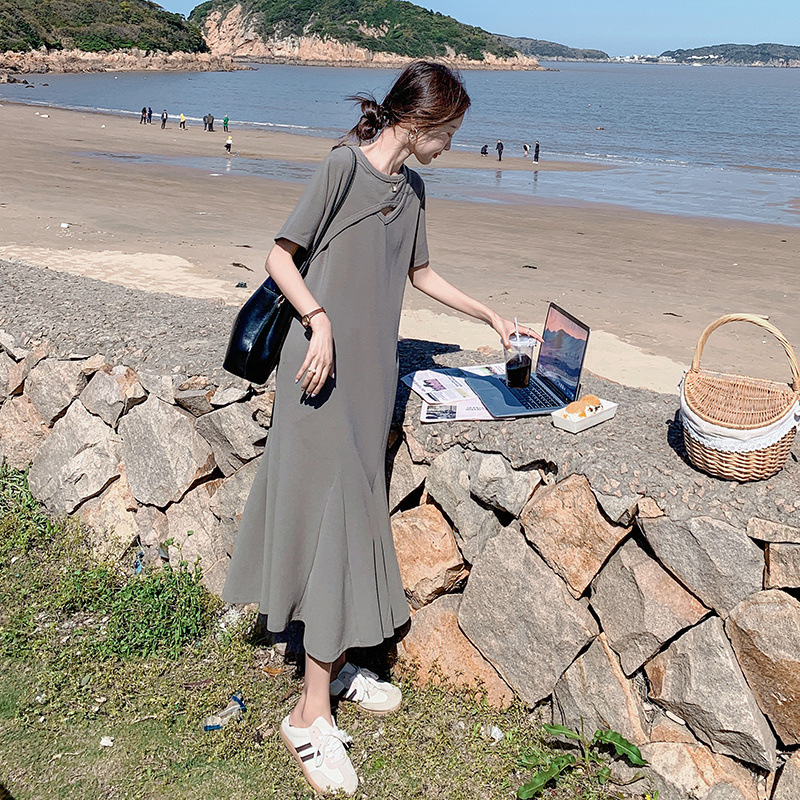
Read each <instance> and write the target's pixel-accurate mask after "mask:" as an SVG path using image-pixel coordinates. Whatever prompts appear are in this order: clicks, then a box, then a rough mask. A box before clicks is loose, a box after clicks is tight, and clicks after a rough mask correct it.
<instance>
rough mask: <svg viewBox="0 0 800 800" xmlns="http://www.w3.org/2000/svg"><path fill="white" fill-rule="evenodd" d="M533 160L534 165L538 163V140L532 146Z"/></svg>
mask: <svg viewBox="0 0 800 800" xmlns="http://www.w3.org/2000/svg"><path fill="white" fill-rule="evenodd" d="M533 160H534V162H535V163H536V164H538V163H539V142H538V140H537V141H536V143H535V144H534V145H533Z"/></svg>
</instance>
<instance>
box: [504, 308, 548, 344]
mask: <svg viewBox="0 0 800 800" xmlns="http://www.w3.org/2000/svg"><path fill="white" fill-rule="evenodd" d="M492 327H493V328H494V329H495V330H496V331H497V332H498V333H499V334H500V338H501V339H502V340H503V344H504V345H505V346H506V347H508V346H509V345H510V342H509V340H508V337H509V336H511V334H512V333H515V328H514V320H511V319H504V318H503V317H500V316H495V317H493V319H492ZM518 327H519V332H520V333H521V334H522V335H524V336H533V338H534V339H536V340H538V341H539V342H541V341H542V337H541V336H539V334H538V333H536V331H535V330H533V328H529V327H528V326H527V325H519V326H518Z"/></svg>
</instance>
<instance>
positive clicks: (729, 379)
mask: <svg viewBox="0 0 800 800" xmlns="http://www.w3.org/2000/svg"><path fill="white" fill-rule="evenodd" d="M728 322H751V323H753V324H754V325H758V326H759V327H761V328H764V329H765V330H768V331H769V332H770V333H771V334H772V335H773V336H774V337H775V338H776V339H777V340H778V341H779V342H780V343H781V345H782V346H783V349H784V350H785V351H786V355H787V356H788V357H789V363H790V365H791V369H792V379H793V382H792V386H790V385H789V384H786V383H779V382H776V381H769V380H764V379H762V378H747V377H744V376H741V375H729V374H726V373H721V372H712V371H710V370H704V369H700V356H701V355H702V354H703V348H704V347H705V344H706V342H707V341H708V337H709V336H710V335H711V333H712V332H713V331H715V330H716V329H717V328H719V327H720V326H721V325H725V324H726V323H728ZM798 397H800V370H798V366H797V358H796V357H795V354H794V351H793V350H792V346H791V345H790V344H789V342H788V341H787V340H786V338H785V337H784V336H783V334H782V333H781V332H780V331H779V330H778V329H777V328H776V327H775V326H774V325H771V324H770V323H769V322H767V321H766V320H764V319H763V318H761V317H757V316H754V315H752V314H726V315H725V316H724V317H720V318H719V319H718V320H716V322H712V323H711V325H709V326H708V327H707V328H706V329H705V330H704V331H703V333H702V335H701V336H700V340H699V341H698V342H697V348H696V349H695V353H694V358H693V359H692V366H691V367H690V369H689V371H688V372H687V373H686V376H685V377H684V381H683V399H684V402H685V404H686V405H687V406H688V408H689V409H691V411H692V412H694V414H696V415H697V416H698V417H700V418H701V419H702V420H705V421H706V422H709V423H711V424H713V425H717V426H720V427H722V428H730V429H732V430H739V431H743V430H755V429H757V428H763V427H764V426H765V425H769V424H770V423H773V422H775V421H777V420H780V419H781V418H782V417H784V416H785V415H786V414H787V413H788V412H789V411H790V410H791V408H792V406H793V405H794V403H795V402H796V401H797V399H798ZM796 433H797V428H796V427H793V428H791V429H790V430H789V431H788V433H786V434H785V435H784V436H783V437H782V438H781V439H780V440H779V441H777V442H775V443H774V444H771V445H769V446H768V447H764V448H762V449H760V450H750V451H748V452H727V451H723V450H717V449H712V448H711V447H709V446H708V445H707V444H706V443H704V442H701V441H700V440H699V439H697V438H695V437H694V436H693V435H692V433H691V431H690V430H689V428H688V427H687V425H684V426H683V441H684V444H685V445H686V453H687V455H688V457H689V460H690V461H691V462H692V464H694V465H695V466H696V467H697V468H698V469H701V470H703V471H705V472H708V473H709V474H711V475H715V476H717V477H718V478H726V479H728V480H735V481H757V480H762V479H764V478H769V477H770V476H771V475H774V474H775V473H776V472H778V471H780V470H781V469H782V467H783V465H784V463H785V462H786V457H787V456H788V455H789V450H791V447H792V442H793V441H794V437H795V434H796Z"/></svg>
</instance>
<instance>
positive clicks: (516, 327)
mask: <svg viewBox="0 0 800 800" xmlns="http://www.w3.org/2000/svg"><path fill="white" fill-rule="evenodd" d="M514 330H515V331H516V333H517V347H519V325H518V324H517V318H516V317H514Z"/></svg>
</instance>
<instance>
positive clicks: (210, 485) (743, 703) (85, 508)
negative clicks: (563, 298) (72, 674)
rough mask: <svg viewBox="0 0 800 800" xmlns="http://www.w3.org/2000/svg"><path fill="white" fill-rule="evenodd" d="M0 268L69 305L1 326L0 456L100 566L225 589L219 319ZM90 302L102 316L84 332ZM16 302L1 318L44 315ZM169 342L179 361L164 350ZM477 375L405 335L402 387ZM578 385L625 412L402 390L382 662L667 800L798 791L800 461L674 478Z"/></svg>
mask: <svg viewBox="0 0 800 800" xmlns="http://www.w3.org/2000/svg"><path fill="white" fill-rule="evenodd" d="M0 266H3V265H0ZM4 269H5V274H6V278H7V280H10V281H11V282H12V283H13V284H14V285H15V286H16V288H17V289H20V288H22V287H24V286H27V284H26V281H27V280H31V281H32V282H35V283H36V285H39V284H41V282H42V281H51V282H58V286H52V287H48V292H47V294H48V296H52V292H53V291H56V292H57V293H58V296H59V297H61V298H62V302H63V304H64V308H65V313H64V314H62V315H59V314H51V315H49V316H48V317H47V318H46V322H43V321H40V322H38V323H37V324H38V326H39V327H38V328H37V331H36V333H37V336H38V338H36V339H31V340H25V338H24V337H23V335H22V334H21V333H20V330H19V327H17V328H16V329H14V330H13V331H12V332H10V333H9V332H6V331H2V332H0V459H3V458H4V459H5V461H7V462H8V463H10V464H11V465H13V466H16V467H25V466H27V464H29V463H31V468H30V472H29V481H30V485H31V488H32V490H33V492H34V494H35V495H36V496H37V497H38V498H39V499H40V500H41V501H42V502H43V503H44V504H45V505H46V507H47V508H48V509H49V510H50V511H52V512H54V513H76V514H78V515H80V516H81V517H82V518H83V519H84V520H85V521H86V522H87V523H88V525H89V526H90V530H92V531H93V533H92V534H91V536H92V543H93V546H94V547H95V549H96V550H97V551H98V552H100V553H102V554H105V555H106V556H108V557H111V558H117V559H119V558H122V559H123V560H124V563H126V564H129V562H132V560H133V557H134V553H135V551H134V550H133V549H132V546H133V547H138V548H141V550H142V552H143V553H144V554H145V558H146V560H149V561H151V562H153V563H157V562H159V561H161V560H163V559H164V558H167V559H169V560H170V561H171V562H173V563H175V562H176V561H177V560H178V559H179V558H181V557H183V558H186V559H187V560H189V561H190V562H193V561H194V560H195V558H199V559H200V562H201V565H202V567H203V571H204V578H203V580H204V582H205V584H206V585H207V586H208V587H209V588H210V589H211V590H212V591H215V592H219V591H220V590H221V587H222V585H223V582H224V577H225V574H226V569H227V564H228V561H229V555H230V552H231V549H232V546H233V542H234V537H235V532H236V528H237V524H238V521H239V519H240V517H241V513H242V509H243V506H244V502H245V499H246V497H247V494H248V492H249V488H250V485H251V483H252V481H253V477H254V473H255V469H256V467H257V463H258V460H257V459H258V455H259V453H260V452H261V451H262V449H263V447H264V444H265V440H266V438H267V435H268V431H269V424H270V413H271V406H272V397H273V394H272V390H271V387H270V386H269V385H268V386H266V387H255V386H252V385H250V384H248V383H246V382H244V381H239V380H236V379H232V378H230V377H225V375H224V373H221V372H220V371H219V370H218V369H208V370H205V372H206V373H207V374H199V372H200V369H198V368H197V365H198V363H201V355H202V362H206V361H210V362H214V363H217V362H218V361H219V360H220V359H219V353H216V352H213V351H211V352H209V350H208V348H207V346H206V344H205V340H204V339H203V338H202V335H206V336H207V337H208V339H209V340H210V341H211V340H213V341H218V342H219V343H221V344H217V345H216V346H217V347H219V346H221V345H224V336H220V335H219V333H218V332H219V331H220V330H225V331H227V329H228V326H229V324H230V317H231V314H232V311H231V310H230V309H225V308H222V307H218V306H213V305H204V306H201V305H200V304H198V303H195V301H186V303H185V304H184V306H183V308H184V309H189V308H190V307H191V314H190V313H185V314H180V313H175V312H178V311H179V310H180V309H179V305H176V303H177V301H176V299H175V298H167V297H166V296H164V297H161V296H154V295H147V294H146V293H136V292H133V291H131V290H125V289H123V288H121V287H112V286H108V285H103V284H98V283H97V282H92V281H87V280H86V279H76V278H74V277H73V276H64V275H55V274H53V273H49V274H48V273H47V271H42V272H41V273H38V272H34V271H33V270H31V271H30V272H26V268H23V267H22V266H20V265H8V264H6V265H4ZM91 289H94V290H95V294H94V295H92V294H91V291H90V290H91ZM71 292H74V293H75V294H74V297H75V298H76V299H75V302H74V303H71V302H70V297H71V294H70V293H71ZM97 292H102V297H100V296H99V295H98V294H97ZM89 296H91V298H92V301H91V302H92V303H94V307H95V308H96V309H97V312H96V313H95V315H94V316H92V317H91V319H90V318H89V316H88V315H86V319H84V320H83V322H77V321H76V320H78V318H79V316H80V315H79V313H78V310H79V307H80V300H79V299H78V298H81V297H89ZM16 298H17V299H16V301H15V302H16V304H15V306H14V310H15V318H16V320H17V321H19V320H26V319H29V320H31V322H30V325H31V326H32V327H33V320H34V319H36V320H44V319H45V317H44V316H42V315H37V314H35V313H34V312H35V308H34V301H32V300H31V299H30V298H29V296H28V295H27V294H24V293H22V294H20V293H19V292H18V293H17V294H16ZM1 301H2V290H1V289H0V306H2V302H1ZM101 301H102V302H101ZM42 302H44V303H45V304H47V303H48V302H49V301H47V300H43V301H42ZM133 303H139V307H138V308H139V310H138V313H134V314H132V313H129V312H130V310H131V309H132V308H133V305H132V304H133ZM193 303H194V304H195V305H197V308H195V305H192V304H193ZM162 305H163V308H162ZM67 308H69V313H73V314H75V318H74V319H69V320H67V321H66V322H65V323H64V325H63V326H61V322H60V321H59V320H60V317H61V316H63V317H64V318H65V319H66V318H67V311H66V309H67ZM101 309H105V310H106V311H104V312H103V311H101ZM122 309H125V310H126V312H125V313H121V311H122ZM166 309H168V310H169V312H170V313H171V314H173V317H174V319H175V320H176V321H175V323H174V324H173V325H172V326H170V330H166V329H165V331H164V332H162V333H160V334H158V336H156V337H155V338H153V339H147V338H146V337H153V336H154V331H153V329H152V326H150V325H147V324H143V320H146V319H147V318H148V317H147V316H146V314H145V311H147V312H148V313H152V315H153V318H157V317H158V316H159V315H165V314H166ZM102 313H114V314H117V315H119V322H118V325H117V328H118V329H122V328H123V325H125V326H128V327H126V328H124V330H125V336H126V337H127V338H125V340H124V341H120V340H119V337H115V336H112V335H110V334H109V336H108V339H107V340H106V339H103V341H104V342H105V346H104V354H101V353H93V352H91V351H89V350H87V351H85V352H69V349H68V347H67V344H68V342H69V341H70V337H71V339H72V341H74V342H77V343H78V344H76V345H75V346H76V347H77V346H82V347H85V346H86V342H87V341H91V340H96V339H97V333H96V332H94V331H95V329H96V328H100V329H102V330H104V331H108V330H109V328H108V326H107V325H105V323H104V322H103V317H102ZM201 313H202V314H204V315H205V316H203V317H202V325H198V324H197V322H196V321H195V320H196V319H197V318H198V317H199V315H200V314H201ZM165 318H166V317H165ZM123 320H127V322H124V323H123ZM44 325H47V326H48V328H47V330H48V336H47V337H45V336H42V335H41V334H42V330H43V326H44ZM137 325H139V326H141V330H140V329H139V328H137V327H136V326H137ZM179 325H181V326H184V327H182V328H181V330H180V335H179V337H178V338H179V339H180V340H181V341H182V342H184V343H185V346H184V355H185V356H186V354H187V353H188V354H189V355H188V356H187V357H186V358H184V359H183V362H185V363H181V358H180V357H178V358H177V359H176V361H177V363H173V362H172V360H171V359H168V358H167V353H172V354H174V353H176V352H177V351H178V348H177V347H176V346H175V345H174V343H172V341H171V340H170V332H171V329H173V328H177V326H179ZM192 325H195V326H197V327H198V330H200V329H202V330H203V331H205V334H201V333H198V332H197V331H195V329H194V328H193V327H192ZM7 327H10V326H7ZM49 342H53V343H49ZM147 342H150V344H147ZM190 344H191V346H190ZM193 347H196V349H197V355H193V353H194V351H193V349H192V348H193ZM448 350H449V351H452V352H447V351H448ZM126 353H128V354H130V353H134V354H136V356H135V358H126V357H125V354H126ZM159 354H161V355H162V356H163V357H162V358H161V359H160V360H153V361H152V362H150V363H148V360H147V359H148V357H149V358H151V359H156V356H158V355H159ZM434 356H435V358H434ZM173 358H174V357H173ZM483 358H485V357H482V356H479V355H478V354H474V353H472V354H469V353H463V352H460V351H457V350H456V349H455V348H449V347H447V346H444V347H438V348H434V347H433V346H432V345H431V344H430V343H422V342H414V341H405V342H402V343H401V369H402V370H403V371H408V370H410V369H413V368H420V367H430V366H433V365H435V364H436V363H440V364H442V365H448V366H449V365H458V364H464V363H475V361H476V360H478V359H483ZM585 389H586V390H588V391H592V392H594V393H595V394H598V395H600V396H602V397H605V398H608V399H610V400H614V401H616V402H618V403H619V404H620V410H619V412H618V415H617V417H616V418H615V419H614V420H612V421H610V422H608V423H605V424H603V425H601V426H598V427H596V428H594V429H591V430H589V431H586V432H584V433H582V434H580V435H579V436H572V435H571V434H569V433H566V432H564V431H559V430H557V429H555V428H553V427H552V426H551V425H550V422H549V420H547V419H535V418H529V419H526V420H514V421H506V422H501V421H498V422H482V423H441V424H437V425H422V424H420V423H419V422H418V419H419V411H420V408H419V401H418V400H417V398H416V397H415V396H414V395H409V393H408V390H407V389H405V388H404V387H401V389H400V391H399V394H398V400H397V406H396V414H395V425H394V427H393V429H392V434H391V437H390V443H389V451H388V462H387V478H388V490H389V502H390V510H391V512H392V526H393V533H394V537H395V543H396V547H397V552H398V558H399V562H400V566H401V573H402V576H403V581H404V585H405V587H406V592H407V595H408V598H409V603H410V606H411V609H412V625H411V628H410V632H409V633H408V634H407V635H406V636H405V638H404V639H403V640H402V641H401V642H400V644H399V645H398V649H399V651H400V653H401V655H403V656H404V657H406V658H408V659H411V660H414V661H416V662H417V664H418V666H419V675H420V679H422V680H425V679H427V678H428V676H430V675H434V674H437V675H438V674H444V675H445V676H447V677H448V678H449V679H450V680H452V681H453V682H454V683H456V684H463V685H466V686H471V687H479V688H482V689H483V690H485V692H486V696H487V699H488V700H489V701H490V702H492V703H495V704H497V705H505V704H507V703H508V702H509V701H510V700H511V699H512V697H513V696H514V695H516V696H518V697H519V698H521V699H522V701H523V702H525V703H526V704H528V705H529V706H531V707H537V708H538V709H539V711H540V713H542V714H543V715H544V716H545V717H549V718H552V719H553V720H554V721H556V722H559V723H563V724H566V725H569V726H572V727H579V726H580V725H581V723H583V724H584V725H585V727H586V728H587V729H590V730H593V729H594V728H595V727H599V726H603V727H611V728H614V729H616V730H618V731H620V732H621V733H622V734H623V735H624V736H626V737H627V738H628V739H630V740H632V741H634V742H635V743H637V744H638V745H639V746H640V747H641V750H642V753H643V754H644V756H645V757H646V758H647V759H648V761H649V762H650V768H649V770H648V772H649V775H650V778H651V780H652V781H653V783H654V785H655V786H656V787H657V788H658V789H659V791H660V798H661V800H685V798H689V797H693V798H698V799H699V800H742V798H744V799H745V800H756V798H762V799H765V798H768V797H773V798H777V799H778V800H788V798H792V800H796V798H797V797H800V794H799V793H798V791H797V787H798V785H800V753H798V750H797V748H798V745H800V702H798V700H800V602H798V596H800V593H799V592H798V587H800V511H799V510H798V509H799V508H800V460H799V458H798V457H799V456H800V448H798V445H797V443H796V444H795V447H794V449H793V451H792V453H791V454H790V458H789V461H788V463H787V466H786V468H785V469H784V470H783V471H782V472H781V473H780V474H779V475H777V476H775V477H774V478H772V479H770V480H768V481H761V482H758V483H752V484H738V483H731V482H725V481H719V480H716V479H714V478H711V477H709V476H706V475H703V474H702V473H699V472H697V471H695V470H694V469H693V468H692V467H691V466H690V465H689V464H688V462H687V461H686V458H685V453H684V452H683V449H682V444H681V437H680V427H679V423H677V422H676V418H675V411H676V406H677V402H676V398H675V397H673V396H667V395H658V394H655V393H652V392H647V391H644V390H637V389H630V388H625V387H621V386H618V385H615V384H612V383H609V382H606V381H601V380H600V379H597V378H594V377H593V376H589V377H588V378H587V385H586V387H585ZM168 540H171V544H170V545H167V542H168ZM434 662H435V663H434ZM620 772H621V773H623V777H624V770H621V769H620ZM776 777H777V778H778V780H777V784H776V783H775V779H776ZM773 789H774V792H775V793H774V795H771V794H770V793H771V792H772V791H773Z"/></svg>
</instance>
